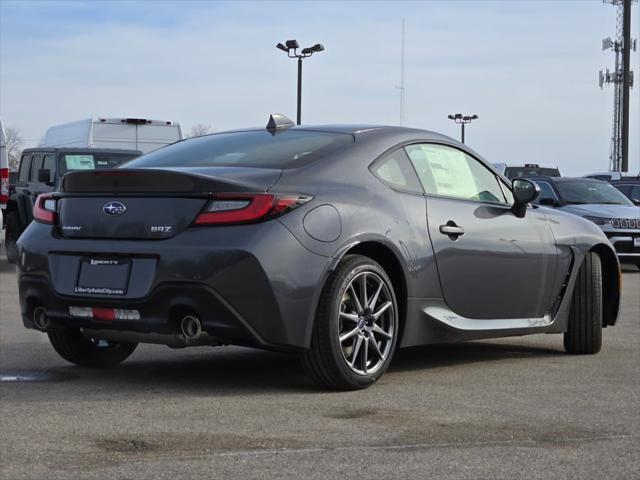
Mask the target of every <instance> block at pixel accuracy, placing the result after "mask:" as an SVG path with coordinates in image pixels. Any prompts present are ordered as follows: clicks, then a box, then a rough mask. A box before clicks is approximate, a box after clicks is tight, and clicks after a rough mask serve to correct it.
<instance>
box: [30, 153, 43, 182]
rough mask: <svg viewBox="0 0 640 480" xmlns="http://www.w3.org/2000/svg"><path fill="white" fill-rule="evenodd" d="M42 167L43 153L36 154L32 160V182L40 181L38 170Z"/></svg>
mask: <svg viewBox="0 0 640 480" xmlns="http://www.w3.org/2000/svg"><path fill="white" fill-rule="evenodd" d="M41 168H42V155H34V156H33V160H32V161H31V177H30V180H31V181H32V182H37V181H38V170H40V169H41Z"/></svg>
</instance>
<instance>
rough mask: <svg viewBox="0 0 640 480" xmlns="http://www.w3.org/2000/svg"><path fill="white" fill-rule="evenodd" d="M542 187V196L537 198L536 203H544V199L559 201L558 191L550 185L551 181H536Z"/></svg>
mask: <svg viewBox="0 0 640 480" xmlns="http://www.w3.org/2000/svg"><path fill="white" fill-rule="evenodd" d="M536 183H537V184H538V186H539V187H540V196H539V197H538V198H537V199H536V201H535V203H543V200H551V201H554V202H557V201H558V197H557V196H556V192H554V191H553V187H552V186H551V185H549V182H536Z"/></svg>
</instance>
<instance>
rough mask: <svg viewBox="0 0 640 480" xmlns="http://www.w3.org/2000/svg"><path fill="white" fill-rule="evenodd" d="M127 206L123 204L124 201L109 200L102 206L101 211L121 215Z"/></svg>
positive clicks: (114, 215)
mask: <svg viewBox="0 0 640 480" xmlns="http://www.w3.org/2000/svg"><path fill="white" fill-rule="evenodd" d="M126 209H127V207H125V206H124V203H120V202H109V203H107V204H105V205H104V206H103V207H102V211H103V212H104V213H105V214H106V215H111V216H113V217H116V216H118V215H122V214H123V213H124V211H125V210H126Z"/></svg>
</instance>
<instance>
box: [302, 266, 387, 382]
mask: <svg viewBox="0 0 640 480" xmlns="http://www.w3.org/2000/svg"><path fill="white" fill-rule="evenodd" d="M397 337H398V302H397V300H396V296H395V292H394V289H393V284H392V283H391V280H390V279H389V276H388V275H387V273H386V272H385V271H384V269H383V268H382V267H381V266H380V265H379V264H378V263H376V262H375V261H373V260H372V259H370V258H368V257H365V256H362V255H349V256H346V257H345V258H344V260H343V261H342V262H341V263H340V264H339V265H338V267H337V268H336V270H335V271H334V272H333V273H332V275H331V276H330V278H329V279H328V281H327V283H326V285H325V287H324V289H323V291H322V296H321V298H320V302H319V305H318V310H317V312H316V319H315V323H314V328H313V333H312V337H311V346H310V349H309V350H308V351H307V352H305V353H304V354H303V356H302V362H303V365H304V367H305V370H306V371H307V373H308V374H309V375H310V376H311V378H312V379H313V380H314V381H315V382H316V383H317V384H318V385H320V386H322V387H325V388H332V389H340V390H355V389H359V388H366V387H368V386H369V385H371V384H372V383H374V382H375V381H376V380H378V378H380V376H381V375H382V374H383V373H384V372H385V371H386V369H387V367H388V366H389V362H390V361H391V357H392V356H393V353H394V351H395V347H396V343H397Z"/></svg>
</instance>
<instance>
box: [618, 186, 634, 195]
mask: <svg viewBox="0 0 640 480" xmlns="http://www.w3.org/2000/svg"><path fill="white" fill-rule="evenodd" d="M615 187H616V188H617V189H618V190H620V191H621V192H622V193H624V194H625V195H630V194H631V185H615Z"/></svg>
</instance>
